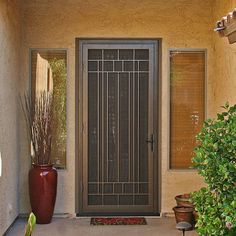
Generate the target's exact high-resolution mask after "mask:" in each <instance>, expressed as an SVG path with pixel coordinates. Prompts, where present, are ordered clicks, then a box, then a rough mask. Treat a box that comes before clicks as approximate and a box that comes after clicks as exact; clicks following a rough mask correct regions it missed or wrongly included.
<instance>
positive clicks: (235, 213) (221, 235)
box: [191, 103, 236, 236]
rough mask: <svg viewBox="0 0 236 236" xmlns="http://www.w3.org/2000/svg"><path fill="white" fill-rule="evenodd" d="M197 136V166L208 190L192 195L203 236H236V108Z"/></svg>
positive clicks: (226, 110)
mask: <svg viewBox="0 0 236 236" xmlns="http://www.w3.org/2000/svg"><path fill="white" fill-rule="evenodd" d="M223 108H224V111H223V112H222V113H219V114H217V118H216V119H208V120H206V121H205V122H204V126H203V128H202V130H201V132H200V133H199V134H198V135H197V140H198V143H199V144H198V146H197V147H196V148H195V156H194V158H193V164H194V166H195V168H196V169H197V170H198V173H199V174H200V175H201V176H203V178H204V180H205V182H206V184H207V187H204V188H201V189H200V190H199V191H196V192H194V193H192V194H191V198H192V201H193V203H194V207H195V208H196V210H197V211H198V220H197V224H196V228H197V232H198V233H199V235H204V236H205V235H208V236H213V235H214V236H226V235H227V236H228V235H236V187H235V182H236V105H234V106H231V107H230V106H229V104H228V103H226V105H225V106H224V107H223Z"/></svg>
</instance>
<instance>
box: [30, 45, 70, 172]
mask: <svg viewBox="0 0 236 236" xmlns="http://www.w3.org/2000/svg"><path fill="white" fill-rule="evenodd" d="M33 51H42V52H45V51H48V52H55V51H57V52H58V51H62V52H64V53H65V55H66V147H65V149H66V157H65V166H64V167H58V166H54V168H56V169H57V171H67V170H68V115H67V114H68V99H67V98H68V96H67V94H68V75H69V66H68V65H69V53H68V52H69V50H68V48H33V47H32V48H29V50H28V53H29V56H28V58H29V64H28V68H29V75H28V76H29V82H28V91H29V95H30V96H32V52H33Z"/></svg>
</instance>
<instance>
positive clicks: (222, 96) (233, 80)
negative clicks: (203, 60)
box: [213, 0, 236, 112]
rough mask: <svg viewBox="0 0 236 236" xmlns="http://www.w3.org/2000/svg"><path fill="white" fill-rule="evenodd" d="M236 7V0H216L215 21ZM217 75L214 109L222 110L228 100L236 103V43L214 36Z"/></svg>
mask: <svg viewBox="0 0 236 236" xmlns="http://www.w3.org/2000/svg"><path fill="white" fill-rule="evenodd" d="M235 7H236V1H235V0H228V1H220V0H216V1H215V5H214V11H213V12H214V23H215V22H216V21H218V20H221V18H222V17H223V16H226V15H227V14H228V13H229V12H230V11H232V10H233V9H234V8H235ZM213 47H214V55H215V56H214V58H215V66H214V68H215V72H217V73H215V75H214V85H213V87H214V111H215V112H218V111H220V106H222V105H224V104H225V102H226V101H229V102H230V104H234V103H236V93H235V91H236V66H235V65H236V43H235V44H229V42H228V39H227V38H226V37H224V38H221V37H219V35H218V33H215V34H214V37H213Z"/></svg>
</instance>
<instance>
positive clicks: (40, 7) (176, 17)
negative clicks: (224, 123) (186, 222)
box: [20, 0, 214, 213]
mask: <svg viewBox="0 0 236 236" xmlns="http://www.w3.org/2000/svg"><path fill="white" fill-rule="evenodd" d="M212 2H213V1H206V0H177V1H176V0H169V1H164V2H163V0H155V1H153V0H145V1H143V0H129V1H127V0H99V1H97V0H88V1H83V0H69V1H63V0H51V1H47V0H41V1H38V0H25V1H24V3H23V7H24V15H23V19H24V22H23V26H24V30H23V51H22V60H21V62H22V69H23V73H22V81H21V89H22V91H23V90H24V89H25V88H27V87H28V83H29V48H67V49H68V61H69V63H68V83H67V86H68V87H67V96H68V98H67V116H68V119H67V128H68V140H67V145H68V146H67V164H68V165H67V170H65V171H60V173H59V186H58V187H59V188H58V198H57V203H56V212H58V213H63V212H70V213H74V212H75V169H76V168H77V167H76V166H75V158H77V157H75V145H77V144H76V143H75V135H74V134H75V132H74V130H75V122H76V121H75V66H78V65H75V38H77V37H92V38H94V37H95V38H99V37H101V38H162V39H163V41H162V75H161V84H162V87H161V98H162V103H161V114H162V115H161V120H162V123H161V130H160V132H161V156H160V158H161V168H160V171H161V176H162V185H161V188H162V191H161V210H162V212H171V209H172V207H173V206H174V204H175V201H174V196H175V195H177V194H179V193H184V192H189V191H192V190H196V189H198V188H199V187H200V186H201V185H202V181H201V179H200V177H199V176H198V175H197V174H196V172H194V171H169V170H168V158H169V156H168V145H169V144H168V121H169V113H168V105H169V103H168V102H169V95H168V89H169V87H168V76H169V74H168V71H169V69H168V49H170V48H204V49H207V55H208V59H207V67H208V70H207V77H208V82H207V86H208V92H207V104H208V109H207V112H208V115H209V114H212V113H213V111H214V109H213V108H212V102H211V101H212V98H213V92H212V84H213V83H214V76H213V61H214V60H213V47H212V37H213V31H212V29H213V27H214V25H213V21H212ZM24 140H25V138H24V134H23V133H22V139H21V146H22V147H25V148H24V149H22V152H21V159H20V160H21V163H22V164H21V166H22V168H21V173H20V196H21V197H20V212H21V213H22V212H27V211H28V209H29V202H28V194H27V171H28V168H29V165H28V162H27V161H26V159H25V156H27V155H28V153H27V145H26V143H25V142H24Z"/></svg>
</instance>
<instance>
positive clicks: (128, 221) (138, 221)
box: [90, 217, 147, 225]
mask: <svg viewBox="0 0 236 236" xmlns="http://www.w3.org/2000/svg"><path fill="white" fill-rule="evenodd" d="M146 224H147V221H146V219H145V218H144V217H94V218H91V221H90V225H146Z"/></svg>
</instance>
